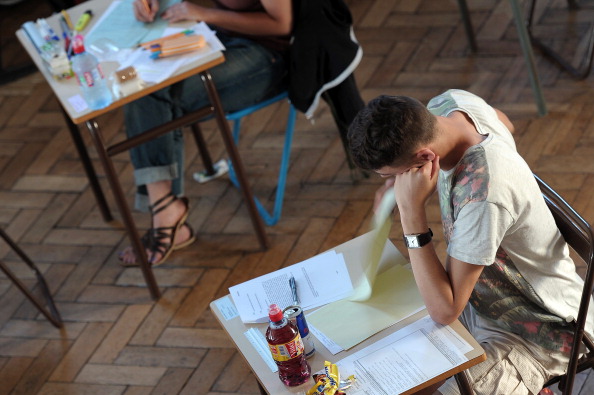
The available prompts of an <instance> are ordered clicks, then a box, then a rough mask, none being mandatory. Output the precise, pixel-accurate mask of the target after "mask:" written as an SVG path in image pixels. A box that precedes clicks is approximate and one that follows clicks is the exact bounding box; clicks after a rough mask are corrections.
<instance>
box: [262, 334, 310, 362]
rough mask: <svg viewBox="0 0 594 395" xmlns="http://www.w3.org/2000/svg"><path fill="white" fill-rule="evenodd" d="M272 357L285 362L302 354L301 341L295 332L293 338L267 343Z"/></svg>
mask: <svg viewBox="0 0 594 395" xmlns="http://www.w3.org/2000/svg"><path fill="white" fill-rule="evenodd" d="M268 347H269V348H270V352H271V353H272V358H273V359H274V360H275V361H277V362H285V361H288V360H290V359H293V358H296V357H298V356H300V355H301V354H303V341H302V340H301V336H299V334H297V336H295V337H294V338H293V340H291V341H289V342H288V343H283V344H269V345H268Z"/></svg>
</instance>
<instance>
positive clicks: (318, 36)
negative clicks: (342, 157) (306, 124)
mask: <svg viewBox="0 0 594 395" xmlns="http://www.w3.org/2000/svg"><path fill="white" fill-rule="evenodd" d="M293 20H294V21H295V22H294V27H293V39H292V42H291V48H290V52H289V54H290V63H289V99H290V100H291V103H292V104H293V105H294V106H295V108H297V109H298V110H299V111H301V112H303V113H305V115H306V116H307V117H308V118H310V117H312V116H313V113H314V111H315V110H316V108H317V106H318V104H319V100H320V97H321V98H323V99H324V100H325V101H326V102H327V103H328V105H329V106H330V109H331V111H332V115H333V117H334V120H335V122H336V125H337V126H338V129H339V131H340V136H341V139H342V142H343V145H344V148H345V152H346V154H347V158H348V159H349V166H350V167H351V168H352V167H353V166H352V162H351V161H350V155H349V151H348V146H347V140H346V134H347V131H348V127H349V125H350V124H351V122H352V120H353V119H354V118H355V116H356V115H357V113H358V112H359V110H361V109H362V108H363V106H364V105H365V103H364V102H363V99H361V96H360V94H359V90H358V89H357V84H356V82H355V77H354V76H353V71H354V70H355V68H356V67H357V65H358V64H359V62H360V61H361V58H362V57H363V51H362V49H361V47H360V46H359V43H358V42H357V40H356V39H355V35H354V33H353V28H352V25H353V18H352V16H351V12H350V10H349V9H348V7H347V5H346V4H345V3H344V1H343V0H293Z"/></svg>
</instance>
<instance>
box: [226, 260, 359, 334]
mask: <svg viewBox="0 0 594 395" xmlns="http://www.w3.org/2000/svg"><path fill="white" fill-rule="evenodd" d="M291 276H293V277H294V278H295V283H296V284H297V294H298V296H299V299H300V301H301V308H302V309H303V310H307V309H312V308H315V307H319V306H322V305H324V304H326V303H330V302H334V301H336V300H339V299H343V298H345V297H347V296H348V295H349V294H350V293H351V292H352V290H353V285H352V283H351V279H350V277H349V273H348V270H347V267H346V264H345V262H344V257H343V256H342V254H337V253H336V252H335V251H328V252H326V253H323V254H320V255H317V256H315V257H313V258H310V259H307V260H305V261H303V262H300V263H296V264H294V265H291V266H288V267H286V268H283V269H280V270H277V271H275V272H272V273H268V274H265V275H263V276H260V277H257V278H255V279H252V280H249V281H246V282H244V283H242V284H238V285H235V286H233V287H230V288H229V293H230V294H231V297H232V298H233V302H234V303H235V307H236V308H237V310H238V311H239V316H240V317H241V320H242V321H243V322H267V321H268V307H269V306H270V304H272V303H276V304H277V305H278V306H279V307H280V308H281V309H284V308H285V307H287V306H290V305H292V304H293V296H292V293H291V289H290V287H289V278H290V277H291Z"/></svg>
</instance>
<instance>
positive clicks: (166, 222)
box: [120, 180, 192, 265]
mask: <svg viewBox="0 0 594 395" xmlns="http://www.w3.org/2000/svg"><path fill="white" fill-rule="evenodd" d="M146 187H147V191H148V197H149V202H150V204H151V205H154V204H155V203H156V202H157V201H158V200H159V199H161V198H162V197H163V196H166V195H167V194H168V193H169V192H171V181H169V180H164V181H158V182H155V183H152V184H147V186H146ZM185 212H186V206H185V204H184V203H183V202H182V201H181V200H176V201H174V202H173V203H172V204H170V205H169V206H167V207H166V208H165V209H163V210H162V211H160V212H158V213H157V214H155V215H153V223H152V224H151V226H152V227H153V228H163V227H170V226H174V225H175V224H176V223H177V222H178V221H179V219H180V218H181V217H182V216H183V215H184V214H185ZM169 233H171V232H169ZM191 237H192V233H191V231H190V229H189V228H188V226H182V227H181V228H180V229H179V230H178V232H177V233H176V234H175V239H174V241H173V244H174V245H178V244H181V243H184V242H186V241H187V240H188V239H189V238H191ZM147 255H148V257H149V259H151V258H152V261H153V262H159V261H160V260H161V258H162V254H161V253H159V252H156V253H154V252H153V251H149V250H147ZM120 259H121V261H122V262H123V263H124V264H126V265H132V264H134V263H136V255H135V254H134V250H133V249H132V248H131V247H126V249H124V251H122V252H121V253H120Z"/></svg>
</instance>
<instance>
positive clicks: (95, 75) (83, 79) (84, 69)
mask: <svg viewBox="0 0 594 395" xmlns="http://www.w3.org/2000/svg"><path fill="white" fill-rule="evenodd" d="M72 49H73V51H74V57H73V58H72V71H73V72H74V74H76V79H77V81H78V85H80V87H81V89H82V93H83V97H84V98H85V100H86V102H87V104H88V105H89V108H90V109H92V110H98V109H100V108H104V107H107V106H108V105H110V104H111V102H112V100H113V98H112V96H111V91H110V90H109V88H108V87H107V83H106V81H105V77H104V76H103V72H102V71H101V65H100V64H99V61H98V60H97V58H96V57H95V56H93V55H92V54H90V53H89V52H86V51H85V46H84V42H83V37H82V36H81V35H80V34H79V35H77V36H76V37H74V40H73V41H72Z"/></svg>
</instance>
